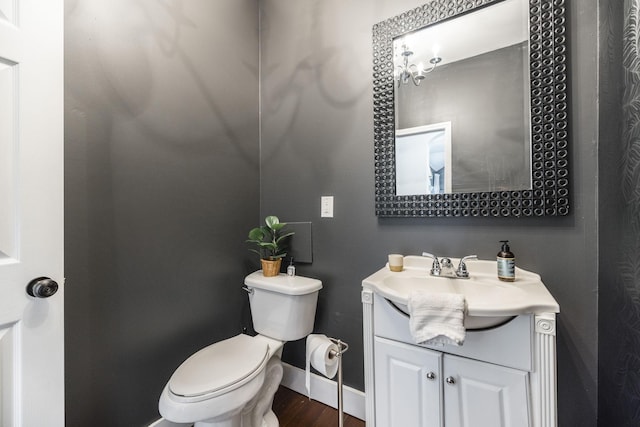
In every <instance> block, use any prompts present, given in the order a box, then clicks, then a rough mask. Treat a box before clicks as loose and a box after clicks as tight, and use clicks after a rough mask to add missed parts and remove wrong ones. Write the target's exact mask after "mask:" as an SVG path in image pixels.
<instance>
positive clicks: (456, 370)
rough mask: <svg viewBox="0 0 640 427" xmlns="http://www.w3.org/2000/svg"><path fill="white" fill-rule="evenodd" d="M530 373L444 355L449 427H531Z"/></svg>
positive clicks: (445, 397)
mask: <svg viewBox="0 0 640 427" xmlns="http://www.w3.org/2000/svg"><path fill="white" fill-rule="evenodd" d="M528 389H529V381H528V374H527V372H524V371H519V370H517V369H512V368H506V367H503V366H498V365H493V364H491V363H486V362H479V361H476V360H471V359H465V358H462V357H456V356H451V355H444V400H445V405H444V413H445V415H444V417H445V425H446V427H463V426H464V427H529V426H530V425H531V421H530V415H529V413H530V411H529V394H528V391H527V390H528Z"/></svg>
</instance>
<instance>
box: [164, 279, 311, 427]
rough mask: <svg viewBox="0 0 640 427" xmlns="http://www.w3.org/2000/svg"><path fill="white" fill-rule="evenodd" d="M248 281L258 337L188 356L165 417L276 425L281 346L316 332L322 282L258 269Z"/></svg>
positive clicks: (246, 426) (208, 423) (213, 426)
mask: <svg viewBox="0 0 640 427" xmlns="http://www.w3.org/2000/svg"><path fill="white" fill-rule="evenodd" d="M244 283H245V285H246V287H245V289H246V290H247V292H248V293H249V303H250V305H251V316H252V318H253V327H254V329H255V330H256V332H258V334H259V335H256V336H255V337H251V336H249V335H244V334H240V335H236V336H235V337H232V338H229V339H226V340H224V341H220V342H217V343H215V344H212V345H210V346H208V347H205V348H203V349H202V350H200V351H198V352H196V353H195V354H193V355H192V356H191V357H189V358H188V359H187V360H185V361H184V362H183V363H182V364H181V365H180V366H179V367H178V369H176V371H175V372H174V373H173V375H172V376H171V378H170V379H169V382H168V383H167V385H166V386H165V387H164V390H163V391H162V395H161V396H160V402H159V405H158V407H159V409H160V414H161V415H162V416H163V417H164V419H166V420H168V421H172V422H176V423H195V427H276V426H278V420H277V418H276V416H275V414H274V413H273V411H272V410H271V404H272V403H273V395H274V394H275V392H276V390H277V389H278V386H279V384H280V380H282V363H281V361H280V356H281V355H282V346H283V345H284V343H285V342H286V341H293V340H298V339H301V338H304V337H306V336H307V335H309V334H310V333H311V332H312V331H313V323H314V319H315V315H316V305H317V302H318V291H319V290H320V289H321V288H322V282H320V281H319V280H316V279H310V278H307V277H301V276H286V275H284V274H281V275H279V276H276V277H264V276H263V275H262V271H257V272H255V273H252V274H250V275H249V276H247V277H246V278H245V281H244Z"/></svg>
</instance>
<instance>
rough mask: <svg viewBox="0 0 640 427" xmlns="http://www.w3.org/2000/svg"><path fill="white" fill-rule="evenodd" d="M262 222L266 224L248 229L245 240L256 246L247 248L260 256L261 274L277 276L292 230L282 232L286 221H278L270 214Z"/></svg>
mask: <svg viewBox="0 0 640 427" xmlns="http://www.w3.org/2000/svg"><path fill="white" fill-rule="evenodd" d="M264 222H265V224H266V225H263V226H262V227H256V228H253V229H251V231H249V239H247V242H248V243H253V244H255V245H256V246H257V248H255V249H254V248H251V249H249V250H250V251H252V252H255V253H257V254H258V256H260V262H261V264H262V274H264V275H265V276H267V277H270V276H277V275H278V274H279V273H280V265H281V264H282V258H284V257H285V256H286V255H287V253H286V249H287V244H288V238H289V237H291V236H293V234H294V232H289V233H285V232H283V228H284V227H285V226H286V225H287V223H285V222H280V220H279V219H278V217H277V216H273V215H270V216H268V217H266V218H265V219H264Z"/></svg>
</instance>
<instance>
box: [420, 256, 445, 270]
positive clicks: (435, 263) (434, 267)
mask: <svg viewBox="0 0 640 427" xmlns="http://www.w3.org/2000/svg"><path fill="white" fill-rule="evenodd" d="M422 256H424V257H427V258H431V259H433V264H431V275H432V276H439V275H440V272H441V271H442V268H440V261H438V257H437V256H435V255H433V254H430V253H429V252H422Z"/></svg>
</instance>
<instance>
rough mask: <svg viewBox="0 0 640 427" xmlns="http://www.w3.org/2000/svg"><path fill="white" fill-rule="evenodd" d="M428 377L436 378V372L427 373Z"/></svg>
mask: <svg viewBox="0 0 640 427" xmlns="http://www.w3.org/2000/svg"><path fill="white" fill-rule="evenodd" d="M427 379H428V380H435V379H436V374H434V373H433V372H429V373H427Z"/></svg>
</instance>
